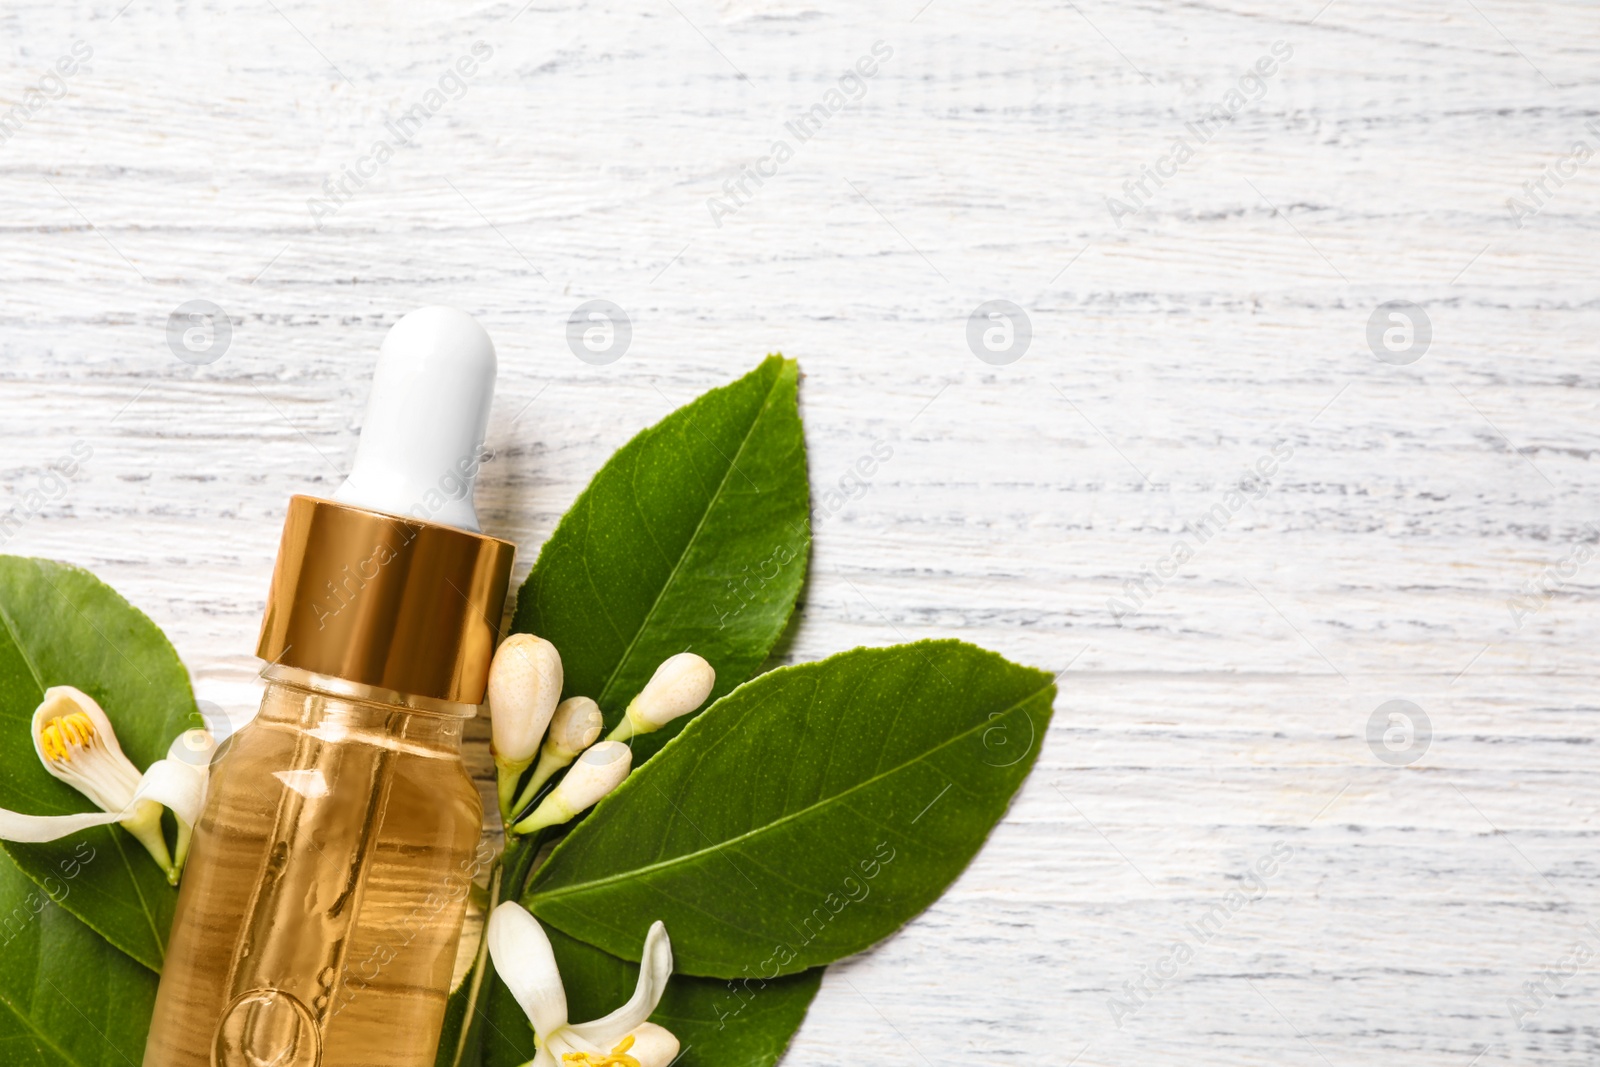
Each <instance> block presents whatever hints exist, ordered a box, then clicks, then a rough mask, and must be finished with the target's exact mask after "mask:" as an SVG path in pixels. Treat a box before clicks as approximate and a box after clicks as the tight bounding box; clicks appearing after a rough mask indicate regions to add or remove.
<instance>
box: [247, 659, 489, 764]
mask: <svg viewBox="0 0 1600 1067" xmlns="http://www.w3.org/2000/svg"><path fill="white" fill-rule="evenodd" d="M261 676H262V677H263V678H264V679H266V681H267V691H266V694H265V695H264V697H263V699H262V702H261V711H260V713H259V714H258V715H257V719H258V720H260V721H262V722H264V723H279V724H283V725H292V726H294V727H296V728H298V729H300V730H303V731H305V732H307V733H309V734H312V735H314V736H316V737H318V738H320V739H321V740H324V741H327V742H342V741H352V742H365V743H376V744H379V745H382V746H384V747H395V748H412V749H414V750H416V751H417V754H419V755H420V754H423V753H426V754H428V755H432V756H450V755H454V756H459V755H460V753H461V734H462V726H463V724H464V723H465V722H466V721H467V720H468V719H470V718H472V717H473V716H474V715H476V714H477V708H476V707H475V706H473V705H471V704H455V703H450V702H448V701H442V700H430V699H428V698H426V697H417V696H412V695H409V694H405V693H396V692H393V691H391V690H383V689H376V688H374V687H372V686H368V685H363V684H361V683H359V682H351V681H347V680H345V679H342V678H335V677H332V676H330V675H324V674H314V673H312V672H310V671H304V670H300V669H298V668H294V667H286V666H283V665H281V664H279V665H274V666H269V667H267V668H266V669H265V670H264V671H262V672H261Z"/></svg>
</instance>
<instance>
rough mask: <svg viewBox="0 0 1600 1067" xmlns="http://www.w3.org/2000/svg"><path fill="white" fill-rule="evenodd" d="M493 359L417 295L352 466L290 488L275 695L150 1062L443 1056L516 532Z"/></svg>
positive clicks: (217, 812) (274, 615)
mask: <svg viewBox="0 0 1600 1067" xmlns="http://www.w3.org/2000/svg"><path fill="white" fill-rule="evenodd" d="M495 370H496V362H495V352H494V345H493V343H492V342H491V341H490V339H489V336H488V334H486V333H485V332H484V331H483V329H482V328H481V327H480V326H479V325H478V324H477V323H476V322H475V321H473V320H472V319H471V318H470V317H469V316H467V315H464V314H462V313H461V312H458V311H453V310H451V309H449V308H442V307H431V308H423V309H421V310H419V311H415V312H413V313H411V314H409V315H407V316H405V317H404V318H402V319H401V320H400V321H399V322H398V323H396V324H395V326H394V327H393V328H392V329H391V330H390V332H389V334H388V336H387V338H386V339H385V341H384V344H383V349H382V352H381V354H380V356H379V360H378V367H377V372H376V375H375V377H374V381H373V389H372V397H371V400H370V402H369V405H368V410H367V420H366V424H365V425H364V427H363V430H362V436H361V442H360V445H359V446H358V448H357V454H356V462H355V466H354V469H353V470H352V472H351V475H350V478H349V479H348V480H347V481H346V482H345V484H344V485H343V486H342V487H341V488H340V489H339V491H338V492H337V493H336V494H335V498H334V499H333V500H323V499H317V498H314V497H308V496H297V497H294V498H293V499H292V500H291V501H290V504H289V513H288V517H287V520H286V522H285V524H284V530H283V540H282V543H281V546H280V549H279V554H278V562H277V567H276V569H275V571H274V573H273V577H272V586H271V590H270V592H269V594H268V598H267V610H266V619H265V622H264V623H263V626H262V631H261V641H260V645H259V647H258V650H257V654H258V655H260V656H261V658H262V659H264V660H266V661H267V664H268V665H267V667H266V669H265V670H264V671H263V677H264V678H265V679H266V682H267V687H266V692H265V695H264V697H263V700H262V704H261V711H260V713H259V714H258V715H257V717H256V718H255V719H254V720H253V721H252V722H251V723H250V724H249V725H247V726H245V727H244V728H243V729H241V730H240V731H239V732H238V733H237V734H235V735H234V736H233V737H232V738H230V739H229V740H228V742H227V743H226V745H225V746H224V750H223V752H222V754H221V755H220V756H219V757H218V759H217V762H216V764H215V766H214V767H213V768H212V778H211V788H210V792H209V795H208V796H207V799H206V807H205V812H204V814H203V815H202V816H201V819H200V821H199V823H198V824H197V825H196V827H195V831H194V839H193V844H192V847H191V852H190V857H189V862H188V869H187V870H186V872H185V874H184V878H183V883H182V888H181V891H180V893H179V897H178V905H177V915H176V918H175V919H174V922H173V927H172V935H171V941H170V944H169V946H168V949H167V954H166V962H165V966H164V968H163V970H162V977H161V987H160V992H159V993H158V995H157V999H156V1009H155V1017H154V1020H153V1021H152V1024H151V1029H150V1038H149V1042H148V1044H147V1045H146V1048H145V1056H144V1067H429V1065H431V1064H432V1063H433V1062H434V1057H435V1052H436V1046H437V1044H438V1039H439V1031H440V1027H441V1023H442V1021H443V1016H444V1010H445V1002H446V998H447V996H448V993H449V986H450V979H451V977H452V969H453V965H454V961H455V956H456V946H457V941H458V940H459V938H460V932H461V923H462V918H463V916H464V914H465V910H466V902H467V897H468V894H469V892H470V888H471V880H472V877H473V875H474V874H475V873H476V872H475V863H476V859H475V857H476V851H477V845H478V841H479V837H480V830H481V826H482V807H481V804H480V801H479V798H478V794H477V791H476V789H475V788H474V787H473V785H472V782H471V780H470V778H469V777H468V775H467V773H466V770H465V768H464V767H463V765H462V762H461V731H462V724H463V723H464V722H465V720H467V719H468V718H471V717H472V715H473V714H474V713H475V711H476V707H477V705H478V704H479V703H480V702H481V701H482V700H483V695H484V688H485V685H486V683H487V678H488V670H489V660H490V657H491V656H492V654H493V651H494V648H495V643H496V638H497V635H498V630H499V623H500V618H501V614H502V611H503V609H504V605H505V597H506V587H507V582H508V580H509V577H510V571H511V561H512V555H513V546H512V545H511V544H509V543H508V542H505V541H500V540H497V539H495V538H491V537H485V536H483V535H482V534H481V533H479V532H478V521H477V516H476V513H475V510H474V507H473V500H472V491H473V479H474V477H475V475H476V474H477V469H478V466H479V464H480V463H481V460H482V446H483V439H484V434H485V431H486V429H487V425H488V416H489V406H490V402H491V400H492V395H493V389H494V378H495Z"/></svg>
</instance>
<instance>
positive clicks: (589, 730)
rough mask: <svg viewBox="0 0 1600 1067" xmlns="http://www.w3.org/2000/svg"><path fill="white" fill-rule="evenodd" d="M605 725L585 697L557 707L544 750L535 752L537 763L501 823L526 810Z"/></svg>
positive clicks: (591, 703) (604, 721)
mask: <svg viewBox="0 0 1600 1067" xmlns="http://www.w3.org/2000/svg"><path fill="white" fill-rule="evenodd" d="M605 726H606V717H605V716H604V715H603V714H601V712H600V705H599V704H596V703H595V702H594V701H592V700H590V699H589V698H588V697H568V698H567V699H566V700H563V701H562V702H561V703H559V704H557V705H556V713H555V715H554V716H552V717H551V719H550V732H549V733H547V734H546V735H545V738H544V747H542V748H541V749H539V764H538V766H536V767H534V769H533V774H532V775H530V776H529V778H528V784H527V785H525V786H523V787H522V795H521V796H519V797H517V800H516V803H514V804H512V805H511V808H510V812H509V814H508V815H507V816H506V817H505V818H504V819H503V821H504V822H508V823H509V822H510V821H511V820H510V815H515V814H516V813H517V812H519V811H521V810H522V809H524V808H526V807H527V806H528V804H529V802H530V801H532V800H533V798H534V797H535V796H536V795H537V794H538V792H539V789H540V787H541V786H543V785H544V784H545V783H546V782H548V781H549V780H550V778H551V776H552V775H554V774H555V773H556V772H557V771H559V770H560V769H561V768H563V767H565V766H566V765H567V764H569V763H571V762H572V761H573V760H575V759H577V758H578V754H579V753H581V752H582V751H583V750H584V749H586V748H588V747H589V746H590V745H592V744H594V742H595V738H597V737H599V736H600V731H601V730H604V729H605Z"/></svg>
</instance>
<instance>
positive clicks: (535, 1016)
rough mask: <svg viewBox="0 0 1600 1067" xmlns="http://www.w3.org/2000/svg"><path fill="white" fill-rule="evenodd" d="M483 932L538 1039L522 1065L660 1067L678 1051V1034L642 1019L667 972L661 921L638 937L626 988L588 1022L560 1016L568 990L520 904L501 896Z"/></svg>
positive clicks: (668, 946)
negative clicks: (633, 976)
mask: <svg viewBox="0 0 1600 1067" xmlns="http://www.w3.org/2000/svg"><path fill="white" fill-rule="evenodd" d="M487 936H488V941H489V955H490V956H491V957H492V958H493V959H494V969H495V973H496V974H497V975H499V976H500V980H501V981H502V982H504V983H505V984H506V988H507V989H509V990H510V991H511V995H512V996H513V997H515V998H516V1001H517V1003H518V1004H520V1005H521V1006H522V1010H523V1011H524V1012H526V1013H527V1015H528V1021H529V1022H530V1023H532V1024H533V1032H534V1034H535V1035H536V1036H537V1037H538V1040H539V1052H538V1055H536V1056H534V1058H533V1061H532V1063H531V1064H530V1065H529V1067H569V1065H585V1067H613V1065H614V1067H667V1065H668V1064H670V1063H671V1062H672V1061H673V1059H675V1058H676V1057H677V1055H678V1039H677V1038H675V1037H673V1036H672V1034H671V1032H670V1031H668V1030H667V1029H666V1028H664V1027H661V1026H657V1025H656V1024H655V1023H652V1022H647V1021H646V1020H648V1019H649V1018H650V1014H651V1012H653V1011H655V1010H656V1005H657V1004H659V1003H660V1002H661V995H662V994H663V993H664V992H666V988H667V980H668V979H669V978H671V977H672V942H671V941H670V940H668V938H667V928H666V927H665V926H663V925H662V924H661V923H659V922H658V923H654V924H652V925H651V927H650V933H649V934H648V935H646V937H645V941H644V952H643V954H642V959H641V961H640V964H639V984H638V985H637V986H635V987H634V991H633V996H632V997H630V998H629V1000H628V1002H627V1003H626V1004H624V1005H622V1007H620V1008H618V1009H617V1010H616V1011H614V1012H612V1013H611V1014H610V1015H607V1016H605V1017H604V1018H601V1019H596V1020H595V1021H594V1022H590V1023H569V1022H568V1021H567V991H566V989H565V988H564V987H563V986H562V984H561V971H560V970H559V969H558V968H557V967H556V956H555V952H554V951H552V950H551V948H550V938H549V937H548V936H547V935H546V934H545V932H544V928H543V927H542V926H540V925H539V922H538V920H537V919H535V918H534V917H533V916H532V915H529V914H528V912H527V911H526V910H525V909H524V908H523V907H522V905H520V904H518V903H516V902H515V901H511V900H508V901H506V902H505V903H504V904H501V905H500V906H499V907H498V908H495V909H494V911H493V913H491V914H490V916H489V932H488V935H487Z"/></svg>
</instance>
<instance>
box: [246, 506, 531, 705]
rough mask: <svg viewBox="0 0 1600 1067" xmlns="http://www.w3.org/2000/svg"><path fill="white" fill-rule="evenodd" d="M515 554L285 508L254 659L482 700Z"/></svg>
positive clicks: (486, 541)
mask: <svg viewBox="0 0 1600 1067" xmlns="http://www.w3.org/2000/svg"><path fill="white" fill-rule="evenodd" d="M515 552H516V546H514V545H513V544H511V543H510V542H509V541H501V540H498V539H497V538H493V537H484V536H483V535H481V534H475V533H468V532H467V531H465V530H460V529H457V528H456V527H454V526H441V525H439V524H438V523H432V522H423V521H422V520H420V519H412V518H406V517H404V516H400V515H388V514H385V513H383V512H381V511H369V510H367V509H365V508H356V507H350V506H349V505H347V504H339V503H335V502H334V501H332V500H319V499H317V498H316V497H309V496H296V497H293V498H291V499H290V501H289V517H288V519H287V520H285V522H284V524H283V541H282V543H281V544H280V546H279V548H278V564H277V567H276V568H274V570H273V572H272V589H271V591H270V592H269V593H268V594H267V614H266V618H265V619H264V620H263V621H262V624H261V643H260V645H259V646H258V647H257V649H256V654H257V655H258V656H260V657H261V658H262V659H265V660H268V661H270V662H272V663H274V664H282V665H284V666H287V667H294V668H298V669H300V670H305V671H311V672H314V673H316V674H325V675H333V676H334V677H337V678H343V679H345V680H347V681H352V682H359V683H361V684H363V685H370V686H373V687H375V688H378V689H387V690H393V691H395V692H399V693H408V694H412V695H415V696H420V697H427V698H429V699H432V700H447V701H454V702H456V703H462V704H480V703H482V702H483V694H484V689H485V687H486V686H487V685H488V680H489V660H490V658H491V657H492V656H493V655H494V649H495V642H496V638H497V637H498V636H499V630H500V616H501V613H502V612H503V611H504V610H505V601H506V587H507V585H508V583H509V582H510V579H511V560H512V557H513V555H514V554H515Z"/></svg>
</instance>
